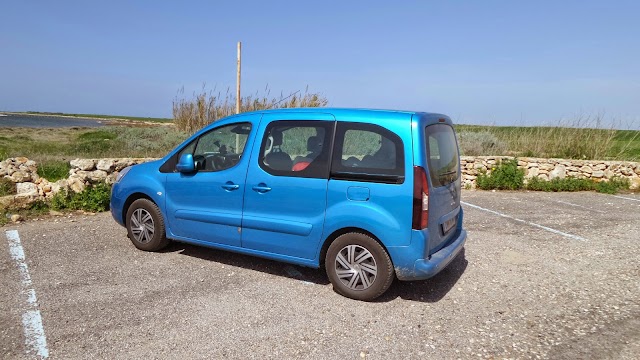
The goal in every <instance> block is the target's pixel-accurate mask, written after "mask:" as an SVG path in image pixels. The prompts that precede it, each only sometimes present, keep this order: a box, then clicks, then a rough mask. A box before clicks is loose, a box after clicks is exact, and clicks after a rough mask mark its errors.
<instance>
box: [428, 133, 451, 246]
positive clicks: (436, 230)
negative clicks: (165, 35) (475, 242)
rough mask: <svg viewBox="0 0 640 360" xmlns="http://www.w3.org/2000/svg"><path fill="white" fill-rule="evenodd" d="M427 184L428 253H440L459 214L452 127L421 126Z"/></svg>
mask: <svg viewBox="0 0 640 360" xmlns="http://www.w3.org/2000/svg"><path fill="white" fill-rule="evenodd" d="M424 132H425V139H426V155H427V165H428V170H427V173H428V178H429V179H428V181H429V222H428V229H429V240H430V241H429V249H428V250H429V253H430V254H431V253H433V252H436V251H438V250H440V248H442V247H443V246H444V245H446V243H447V241H448V240H449V239H450V238H451V237H452V236H453V235H454V233H455V230H456V227H457V223H458V216H459V212H460V158H459V155H458V144H457V141H456V136H455V133H454V131H453V127H452V126H451V125H449V124H446V123H437V124H432V125H428V126H426V127H425V130H424Z"/></svg>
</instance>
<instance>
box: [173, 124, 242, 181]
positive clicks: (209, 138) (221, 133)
mask: <svg viewBox="0 0 640 360" xmlns="http://www.w3.org/2000/svg"><path fill="white" fill-rule="evenodd" d="M250 132H251V124H249V123H241V124H231V125H225V126H222V127H219V128H215V129H213V130H211V131H209V132H207V133H205V134H202V135H201V136H200V137H198V138H197V139H195V140H194V141H192V142H191V143H190V144H189V145H187V146H186V147H185V148H184V149H182V151H180V154H178V158H180V157H181V156H182V155H183V154H192V155H193V160H194V162H195V168H196V170H198V171H221V170H225V169H229V168H231V167H233V166H235V165H236V164H237V163H238V162H239V161H240V158H241V157H242V153H243V152H244V148H245V145H246V143H247V139H248V137H249V133H250Z"/></svg>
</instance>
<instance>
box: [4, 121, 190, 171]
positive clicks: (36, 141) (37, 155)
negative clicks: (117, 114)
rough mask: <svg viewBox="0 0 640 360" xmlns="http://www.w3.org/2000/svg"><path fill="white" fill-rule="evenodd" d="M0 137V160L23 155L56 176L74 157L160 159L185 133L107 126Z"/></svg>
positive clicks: (10, 130)
mask: <svg viewBox="0 0 640 360" xmlns="http://www.w3.org/2000/svg"><path fill="white" fill-rule="evenodd" d="M0 137H2V139H0V159H6V158H8V157H17V156H25V157H27V158H29V159H32V160H35V161H36V162H37V163H38V165H40V164H44V165H45V167H48V168H47V169H46V170H44V171H46V172H53V175H54V177H55V176H57V175H56V174H59V173H61V172H62V171H63V170H62V167H61V165H60V164H59V163H58V162H68V161H69V160H72V159H75V158H104V157H162V156H164V155H166V153H167V152H169V151H170V150H171V149H173V148H174V147H175V146H176V145H178V144H180V143H181V142H182V141H183V140H184V139H186V137H187V134H186V133H183V132H181V131H178V130H175V128H173V127H169V126H155V127H123V126H106V127H103V128H100V129H87V128H61V129H32V128H31V129H30V128H20V129H18V128H0ZM49 163H51V164H52V165H48V164H49ZM67 171H68V169H67ZM44 177H45V178H47V179H48V180H51V179H49V178H48V177H47V176H44Z"/></svg>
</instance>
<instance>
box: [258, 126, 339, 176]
mask: <svg viewBox="0 0 640 360" xmlns="http://www.w3.org/2000/svg"><path fill="white" fill-rule="evenodd" d="M283 124H286V125H291V126H292V127H295V126H296V125H297V126H299V127H314V124H315V125H316V126H315V127H324V130H325V136H324V137H325V140H326V141H325V145H324V146H323V150H322V153H321V154H322V156H323V157H324V156H326V157H327V160H326V164H324V166H323V167H322V168H323V169H322V171H321V173H319V172H320V170H318V171H316V172H313V173H309V172H305V171H299V172H296V171H293V170H292V171H287V170H276V169H273V168H270V167H268V166H266V165H265V164H264V158H265V148H266V145H267V142H268V141H269V137H270V136H269V134H270V131H271V129H273V128H274V127H277V126H279V125H283ZM335 129H336V121H335V120H314V119H304V120H303V119H300V120H277V119H274V120H271V121H269V123H268V124H267V125H266V126H265V128H264V132H263V133H262V134H261V137H262V138H261V139H260V148H259V153H258V159H257V162H258V166H259V167H260V169H262V170H263V171H265V172H267V173H268V174H270V175H273V176H281V177H300V178H316V179H329V173H330V168H331V159H332V156H333V148H334V137H335ZM256 140H257V139H256ZM324 151H327V153H324Z"/></svg>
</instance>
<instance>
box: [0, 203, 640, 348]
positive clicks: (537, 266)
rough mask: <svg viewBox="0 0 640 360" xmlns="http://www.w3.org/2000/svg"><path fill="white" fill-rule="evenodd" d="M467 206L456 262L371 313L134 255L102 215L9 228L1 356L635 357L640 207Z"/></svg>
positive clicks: (295, 280)
mask: <svg viewBox="0 0 640 360" xmlns="http://www.w3.org/2000/svg"><path fill="white" fill-rule="evenodd" d="M462 197H463V201H464V204H465V205H464V209H465V211H466V213H465V226H466V228H467V230H468V233H469V238H468V241H467V245H466V248H465V251H464V252H463V253H461V254H460V255H459V256H458V257H457V258H456V259H455V260H454V262H453V263H452V264H451V266H449V267H448V268H447V269H446V270H445V271H443V272H442V273H440V274H439V275H437V276H436V277H435V278H433V279H430V280H427V281H421V282H407V283H403V282H397V281H396V282H395V283H394V284H393V285H392V287H391V289H390V290H389V291H388V293H386V294H385V295H383V297H382V298H380V299H379V300H378V301H376V302H373V303H364V302H358V301H354V300H350V299H347V298H344V297H341V296H339V295H337V294H336V293H334V292H333V290H332V288H331V285H330V284H329V282H328V280H327V278H326V276H325V275H324V273H323V272H321V271H319V270H314V269H308V268H302V267H297V266H291V265H287V264H282V263H277V262H273V261H268V260H263V259H258V258H252V257H248V256H243V255H237V254H232V253H226V252H222V251H217V250H211V249H205V248H198V247H194V246H190V245H184V244H179V243H175V244H172V245H171V246H170V247H169V249H168V250H166V251H164V252H162V253H145V252H141V251H138V250H136V249H135V248H134V247H133V245H131V243H130V242H129V240H128V239H127V237H126V231H125V229H124V228H122V227H120V226H118V225H116V223H115V222H114V221H113V220H112V219H111V218H110V215H109V214H108V213H102V214H97V215H95V216H89V215H74V216H71V217H68V216H64V217H56V218H50V219H43V220H33V221H29V222H27V223H25V224H20V225H11V226H5V227H4V228H2V229H1V230H2V234H1V235H0V279H1V281H2V287H1V288H0V358H3V359H23V358H38V357H42V356H45V355H48V356H49V358H52V359H87V358H104V359H107V358H108V359H116V358H118V359H140V358H189V359H191V358H193V359H198V358H202V359H205V358H206V359H214V358H223V357H224V358H243V359H244V358H278V359H280V358H318V359H360V358H371V359H390V358H393V359H409V358H415V359H417V358H443V359H455V358H463V359H467V358H558V359H579V358H611V359H637V358H640V262H639V260H640V250H639V249H638V244H639V240H640V195H638V194H625V195H618V196H613V195H604V194H597V193H557V194H553V193H533V192H482V191H464V192H463V194H462ZM17 244H18V245H17ZM20 250H22V253H20ZM22 255H24V256H22Z"/></svg>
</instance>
